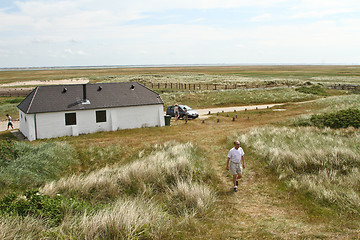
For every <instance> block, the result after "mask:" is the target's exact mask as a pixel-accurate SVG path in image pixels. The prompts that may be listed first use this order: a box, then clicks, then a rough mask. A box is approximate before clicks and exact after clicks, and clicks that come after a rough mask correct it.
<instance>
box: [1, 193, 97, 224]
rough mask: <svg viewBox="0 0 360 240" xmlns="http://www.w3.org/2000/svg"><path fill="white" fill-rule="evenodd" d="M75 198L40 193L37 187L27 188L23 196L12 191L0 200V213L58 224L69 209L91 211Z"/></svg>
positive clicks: (72, 210)
mask: <svg viewBox="0 0 360 240" xmlns="http://www.w3.org/2000/svg"><path fill="white" fill-rule="evenodd" d="M89 206H90V205H88V204H86V203H85V202H81V201H79V200H77V199H76V198H72V199H67V198H65V197H64V196H62V195H60V194H57V195H55V196H54V197H52V198H51V197H50V196H48V195H43V194H40V193H39V191H38V190H37V189H32V190H28V191H26V192H25V194H24V195H23V196H20V197H19V196H17V195H16V194H14V193H9V194H7V195H5V196H4V197H3V198H2V199H1V200H0V214H1V215H5V216H18V217H21V218H25V217H28V216H31V217H34V218H39V219H42V220H43V221H44V222H45V223H46V224H48V225H49V226H58V225H59V224H60V223H61V221H62V220H63V219H64V216H65V214H66V213H67V212H69V209H71V212H72V213H74V212H77V213H82V212H85V210H87V212H93V209H92V207H89Z"/></svg>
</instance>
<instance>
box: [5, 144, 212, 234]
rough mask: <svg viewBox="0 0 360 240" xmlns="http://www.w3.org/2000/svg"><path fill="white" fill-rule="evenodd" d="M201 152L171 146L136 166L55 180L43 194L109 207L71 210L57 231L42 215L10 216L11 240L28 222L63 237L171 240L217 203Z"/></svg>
mask: <svg viewBox="0 0 360 240" xmlns="http://www.w3.org/2000/svg"><path fill="white" fill-rule="evenodd" d="M197 151H198V150H197V149H196V147H194V146H193V145H192V144H190V143H185V144H176V143H166V144H164V145H158V146H155V147H154V148H153V151H152V152H151V153H150V154H149V155H148V156H140V157H139V158H138V159H137V160H136V161H133V162H131V163H128V164H125V165H121V166H117V167H116V166H113V167H105V168H102V169H99V170H96V171H94V172H90V173H89V174H86V175H73V176H70V177H64V178H61V179H60V180H57V181H53V182H49V183H47V184H45V185H44V187H42V188H41V195H44V196H50V197H53V198H56V197H57V196H58V195H59V194H61V196H63V197H65V200H66V199H71V198H76V199H80V200H81V199H82V200H84V201H86V202H89V203H91V205H93V206H97V205H99V204H101V203H103V204H102V205H100V206H101V207H99V208H98V210H96V211H92V212H87V211H85V212H83V213H76V212H74V211H69V210H68V211H66V212H65V213H64V214H65V216H63V217H62V219H63V220H62V222H61V224H59V225H57V226H55V227H54V226H53V227H51V226H46V225H44V222H43V220H41V219H39V218H37V217H33V219H32V221H28V220H30V219H31V218H25V219H21V218H20V219H18V222H17V223H14V222H12V219H13V218H4V219H3V222H5V223H6V224H9V225H11V226H12V228H11V229H8V228H5V227H4V230H5V231H6V232H4V233H3V234H4V236H5V239H6V238H7V236H17V235H16V234H18V233H17V232H15V233H14V229H19V228H20V226H23V225H28V224H29V225H30V226H28V228H29V229H32V230H33V231H38V230H37V228H36V227H35V226H31V224H36V225H37V224H40V225H41V226H42V230H41V231H42V235H48V236H51V237H52V238H61V239H62V238H71V236H73V234H76V236H77V238H81V239H139V238H141V239H163V238H171V233H172V231H177V230H176V229H179V228H181V227H186V226H187V222H188V221H191V219H196V218H198V217H201V216H204V215H206V214H207V212H209V210H210V207H211V206H212V205H213V204H214V201H215V199H216V197H215V193H214V190H213V189H211V188H210V187H208V186H207V185H206V184H205V182H209V181H212V177H211V176H210V175H209V174H208V171H207V169H208V167H206V166H205V165H204V163H203V161H204V159H203V158H202V157H201V155H200V154H199V153H198V152H197ZM70 208H71V206H70ZM174 226H176V227H175V229H174ZM14 234H15V235H14ZM34 236H37V237H35V238H38V236H39V235H38V234H37V233H34V232H32V231H30V232H25V233H23V234H22V235H21V238H29V237H34Z"/></svg>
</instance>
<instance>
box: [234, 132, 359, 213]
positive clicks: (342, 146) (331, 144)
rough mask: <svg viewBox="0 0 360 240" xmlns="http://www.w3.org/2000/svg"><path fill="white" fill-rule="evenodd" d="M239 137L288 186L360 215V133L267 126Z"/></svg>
mask: <svg viewBox="0 0 360 240" xmlns="http://www.w3.org/2000/svg"><path fill="white" fill-rule="evenodd" d="M238 137H239V139H240V140H241V142H242V144H244V145H248V146H251V147H252V148H253V149H254V150H256V152H257V153H258V154H260V155H261V156H262V158H263V159H264V161H265V162H266V163H267V164H268V166H269V168H271V169H272V170H273V171H274V172H275V173H276V174H277V176H278V178H279V179H280V180H281V181H285V182H286V183H287V184H288V186H289V187H291V188H293V189H296V190H298V191H300V192H302V193H304V195H307V196H310V197H311V198H315V199H318V200H319V201H321V202H323V203H326V204H329V205H332V206H337V207H339V208H341V209H342V210H344V211H348V212H352V213H359V212H360V191H359V187H358V186H359V184H360V178H359V170H360V169H359V166H360V154H359V151H358V150H359V149H360V133H359V131H357V130H354V129H347V130H331V129H329V128H327V129H323V130H322V129H317V128H287V127H265V128H257V129H253V130H251V131H249V132H248V133H246V134H244V135H241V136H238ZM232 139H233V138H232Z"/></svg>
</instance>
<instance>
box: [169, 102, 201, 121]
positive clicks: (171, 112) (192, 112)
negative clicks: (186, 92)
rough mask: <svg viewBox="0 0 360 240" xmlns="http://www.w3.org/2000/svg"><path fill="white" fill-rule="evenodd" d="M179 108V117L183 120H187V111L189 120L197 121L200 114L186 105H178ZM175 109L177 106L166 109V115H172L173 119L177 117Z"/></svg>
mask: <svg viewBox="0 0 360 240" xmlns="http://www.w3.org/2000/svg"><path fill="white" fill-rule="evenodd" d="M178 107H179V117H180V118H182V119H185V110H186V111H187V115H188V118H189V119H191V118H192V119H195V118H197V117H198V116H199V114H198V113H197V112H196V111H195V110H193V109H192V108H191V107H189V106H186V105H178ZM174 108H175V105H172V106H169V107H168V108H167V109H166V115H170V116H171V117H175V113H174Z"/></svg>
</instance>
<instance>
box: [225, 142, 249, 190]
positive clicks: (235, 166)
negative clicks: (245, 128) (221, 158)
mask: <svg viewBox="0 0 360 240" xmlns="http://www.w3.org/2000/svg"><path fill="white" fill-rule="evenodd" d="M244 155H245V153H244V150H243V149H242V148H241V147H240V142H239V141H235V142H234V147H233V148H232V149H230V151H229V153H228V156H227V162H226V170H229V163H230V172H231V174H232V175H233V184H234V191H235V192H237V187H238V184H239V182H238V179H240V178H241V177H242V170H243V168H244V169H245V157H244ZM241 162H242V164H241Z"/></svg>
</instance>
